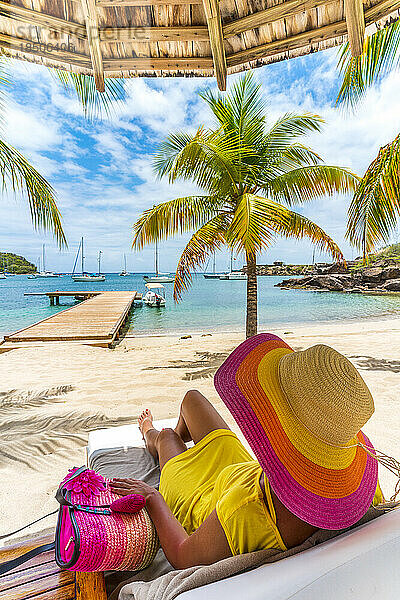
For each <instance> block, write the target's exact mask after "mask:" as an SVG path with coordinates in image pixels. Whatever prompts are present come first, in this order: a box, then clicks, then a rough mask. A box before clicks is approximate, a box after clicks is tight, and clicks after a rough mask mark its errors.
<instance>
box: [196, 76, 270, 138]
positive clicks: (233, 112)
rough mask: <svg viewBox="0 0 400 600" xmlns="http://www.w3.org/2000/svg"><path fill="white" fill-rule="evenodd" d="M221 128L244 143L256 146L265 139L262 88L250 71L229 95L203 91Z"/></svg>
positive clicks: (203, 96)
mask: <svg viewBox="0 0 400 600" xmlns="http://www.w3.org/2000/svg"><path fill="white" fill-rule="evenodd" d="M199 95H200V97H201V98H202V99H203V100H205V102H206V103H207V104H208V106H209V107H210V109H211V111H212V112H213V114H214V115H215V117H216V118H217V120H218V123H219V125H220V126H221V127H222V128H223V129H224V131H225V132H226V133H232V132H234V133H235V135H236V136H237V137H238V138H239V140H240V142H241V144H243V145H247V146H252V145H254V144H255V143H257V141H258V140H260V139H261V137H262V135H263V133H264V128H265V106H266V105H265V100H264V97H263V94H262V87H261V85H260V84H258V83H257V82H256V79H255V77H254V74H253V73H252V72H251V71H248V72H247V73H246V74H245V75H244V77H241V78H240V79H238V80H237V81H236V82H235V83H234V85H233V86H232V88H231V89H230V90H229V92H228V93H221V92H216V93H214V92H213V91H212V90H211V89H208V90H206V91H204V92H200V94H199Z"/></svg>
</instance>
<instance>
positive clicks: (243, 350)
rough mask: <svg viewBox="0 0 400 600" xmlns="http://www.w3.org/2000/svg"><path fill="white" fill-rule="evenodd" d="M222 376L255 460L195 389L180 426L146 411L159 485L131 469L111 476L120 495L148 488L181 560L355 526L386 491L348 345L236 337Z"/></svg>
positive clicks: (165, 544)
mask: <svg viewBox="0 0 400 600" xmlns="http://www.w3.org/2000/svg"><path fill="white" fill-rule="evenodd" d="M214 383H215V387H216V389H217V391H218V393H219V395H220V396H221V398H222V400H223V401H224V403H225V404H226V406H227V407H228V409H229V410H230V412H231V413H232V414H233V416H234V418H235V420H236V421H237V423H238V425H239V427H240V429H241V430H242V432H243V434H244V436H245V438H246V439H247V441H248V443H249V445H250V447H251V449H252V450H253V452H254V454H255V456H256V458H257V461H255V460H254V459H253V458H252V457H251V456H250V454H249V453H248V452H247V450H246V449H245V448H244V447H243V445H242V444H241V443H240V441H239V440H238V438H237V436H236V435H235V434H234V433H233V432H232V431H231V430H230V429H229V427H228V425H227V424H226V423H225V421H224V420H223V419H222V417H221V416H220V415H219V414H218V413H217V411H216V410H215V409H214V408H213V406H212V405H211V404H210V403H209V402H208V400H207V399H206V398H205V397H204V396H202V394H200V392H197V391H190V392H188V393H187V394H186V396H185V398H184V400H183V402H182V405H181V409H180V415H179V420H178V424H177V426H176V428H175V429H164V430H162V431H157V430H156V429H154V427H153V422H152V415H151V413H150V411H148V410H146V411H144V412H143V413H142V415H141V417H140V419H139V426H140V429H141V432H142V435H143V437H144V439H145V441H146V445H147V448H148V450H149V451H150V452H151V453H152V454H153V456H155V457H158V459H159V462H160V468H161V479H160V487H159V492H157V491H156V490H155V489H154V488H152V487H150V486H148V485H147V484H145V483H143V482H141V481H136V480H132V479H115V480H113V482H112V484H111V485H112V488H113V491H114V492H116V493H118V494H122V495H127V494H132V493H138V494H143V495H144V496H145V498H146V506H147V510H148V512H149V514H150V516H151V518H152V520H153V522H154V525H155V527H156V529H157V533H158V536H159V538H160V543H161V546H162V548H163V550H164V552H165V554H166V557H167V558H168V560H169V562H170V563H171V564H172V565H173V566H174V567H175V568H177V569H183V568H186V567H189V566H193V565H198V564H211V563H214V562H216V561H218V560H221V559H223V558H227V557H229V556H232V555H236V554H242V553H246V552H252V551H255V550H261V549H264V548H278V549H280V550H286V549H288V548H291V547H293V546H296V545H298V544H301V543H302V542H303V541H304V540H305V539H306V538H308V537H309V536H310V535H311V534H312V533H313V532H315V531H316V530H317V529H318V528H325V529H337V530H339V529H342V528H345V527H349V526H350V525H352V524H354V523H356V522H357V521H358V520H359V519H360V518H361V517H362V516H363V515H364V514H365V512H366V511H367V510H368V508H369V507H370V505H371V504H372V503H373V504H374V505H376V504H379V503H380V502H382V501H383V497H382V493H381V491H380V488H379V485H378V467H377V461H376V457H375V451H374V448H373V446H372V444H371V442H370V441H369V440H368V438H367V437H366V436H365V434H363V433H362V432H361V431H360V429H361V427H362V426H363V425H364V424H365V423H366V422H367V421H368V419H369V418H370V417H371V415H372V414H373V412H374V403H373V399H372V396H371V394H370V392H369V390H368V388H367V386H366V384H365V382H364V381H363V379H362V378H361V376H360V374H359V373H358V371H357V370H356V368H355V367H354V366H353V365H352V364H351V363H350V361H348V360H347V359H346V358H345V357H344V356H342V355H341V354H339V353H338V352H336V351H335V350H333V349H332V348H329V347H328V346H323V345H318V346H313V347H312V348H309V349H307V350H305V351H302V352H294V351H293V350H292V349H291V348H290V347H289V346H288V345H287V344H286V343H285V342H284V341H283V340H281V339H280V338H278V337H277V336H275V335H272V334H259V335H257V336H254V337H253V338H250V339H248V340H246V341H245V342H243V343H242V344H240V346H239V347H238V348H236V350H235V351H234V352H233V353H232V354H231V355H230V356H229V357H228V358H227V360H226V361H225V362H224V364H223V365H222V366H221V367H220V368H219V370H218V372H217V373H216V375H215V381H214ZM190 440H193V442H194V444H195V445H194V446H193V447H192V448H189V449H187V447H186V442H189V441H190Z"/></svg>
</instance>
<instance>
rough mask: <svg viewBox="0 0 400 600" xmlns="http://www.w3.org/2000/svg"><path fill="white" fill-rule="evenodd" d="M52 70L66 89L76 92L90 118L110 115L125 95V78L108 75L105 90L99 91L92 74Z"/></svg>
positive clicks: (86, 114)
mask: <svg viewBox="0 0 400 600" xmlns="http://www.w3.org/2000/svg"><path fill="white" fill-rule="evenodd" d="M50 71H51V72H52V73H54V75H55V76H56V77H57V78H58V79H59V80H60V81H61V83H62V84H63V86H64V88H65V89H66V90H68V91H69V92H74V93H76V95H77V97H78V99H79V101H80V103H81V105H82V108H83V112H84V114H85V116H86V117H87V118H89V119H94V118H100V117H102V116H107V117H109V116H110V115H111V114H112V113H113V111H114V110H115V107H116V106H118V104H119V102H121V101H122V100H123V99H124V97H125V82H124V80H123V79H116V78H111V77H106V78H105V80H104V83H105V91H104V92H99V91H97V89H96V85H95V82H94V77H93V76H92V75H83V74H81V73H71V72H70V71H63V70H61V69H50Z"/></svg>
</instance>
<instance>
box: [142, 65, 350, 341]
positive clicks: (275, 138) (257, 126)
mask: <svg viewBox="0 0 400 600" xmlns="http://www.w3.org/2000/svg"><path fill="white" fill-rule="evenodd" d="M200 96H201V97H202V98H203V100H204V101H205V102H206V103H207V104H208V106H209V107H210V109H211V111H212V113H213V114H214V117H215V119H216V126H215V127H214V128H212V129H206V128H205V127H200V128H199V129H198V130H197V131H196V133H194V134H190V133H175V134H171V135H169V136H168V138H167V139H166V140H165V141H164V142H163V143H162V144H161V146H160V148H159V151H158V153H157V155H156V157H155V160H154V167H155V170H156V172H157V174H158V176H159V177H168V179H169V181H170V182H174V181H177V180H178V179H183V180H189V181H192V182H194V183H196V184H197V185H198V186H199V188H201V189H202V190H204V191H205V193H204V194H202V195H201V194H199V195H195V196H189V197H184V198H176V199H175V200H171V201H168V202H163V203H161V204H159V205H157V206H154V207H153V208H151V209H148V210H146V211H145V212H144V213H143V214H142V215H141V217H140V218H139V220H138V221H137V222H136V223H135V225H134V239H133V246H134V247H135V248H137V249H141V248H143V247H144V246H145V245H146V244H149V243H152V242H155V241H156V240H160V239H165V238H167V237H169V236H171V235H175V234H179V233H185V232H189V231H193V230H195V233H194V234H193V235H192V237H191V239H190V240H189V242H188V243H187V245H186V247H185V249H184V251H183V253H182V255H181V257H180V259H179V262H178V266H177V270H176V278H175V286H174V298H175V300H176V301H178V300H179V299H180V298H181V296H182V293H183V291H184V290H185V289H186V288H187V287H188V285H189V283H190V281H191V271H192V270H193V269H194V268H195V267H197V266H199V265H201V264H203V263H204V262H205V261H206V260H207V257H208V256H209V255H210V254H211V253H213V252H215V250H218V249H219V248H222V247H223V246H227V247H228V248H229V249H230V250H231V251H234V250H235V251H236V252H237V253H239V252H240V253H243V254H244V255H245V258H246V270H247V318H246V335H247V336H248V337H249V336H251V335H254V334H255V333H256V332H257V275H256V259H257V255H258V254H259V253H260V252H261V251H262V250H263V249H265V248H268V247H269V246H270V245H271V243H272V242H273V240H274V239H275V238H276V236H277V235H282V236H285V237H291V238H295V239H302V238H305V237H308V238H310V239H311V241H312V242H313V243H314V244H316V245H317V246H319V248H320V249H323V250H326V251H328V252H329V253H330V254H331V255H332V257H333V258H334V259H335V260H342V259H343V255H342V253H341V251H340V249H339V248H338V246H337V245H336V244H335V242H334V241H333V240H332V239H331V238H330V237H329V236H328V235H327V234H326V233H325V232H324V231H323V230H322V229H321V228H320V227H318V225H316V224H315V223H313V222H312V221H310V220H309V219H307V218H306V217H304V216H302V215H301V214H299V213H296V212H294V211H292V210H291V209H290V208H289V207H291V206H293V205H296V204H301V203H303V202H307V201H310V200H312V199H314V198H315V197H317V196H321V195H325V194H329V195H332V194H334V193H342V192H347V191H349V190H354V189H355V186H356V182H357V177H356V176H355V175H354V174H352V173H350V172H349V171H347V170H345V169H341V168H339V167H334V166H326V165H323V164H321V158H320V157H319V156H318V155H317V154H316V153H315V152H313V151H312V150H311V149H310V148H308V147H306V146H304V145H303V144H301V143H300V142H299V141H298V138H299V137H300V136H302V135H304V134H306V133H308V132H314V131H319V130H320V127H321V123H322V119H321V118H320V117H318V116H316V115H311V114H305V115H295V114H285V115H283V116H282V117H281V118H280V119H278V120H277V121H276V122H275V123H274V124H273V125H272V127H269V128H268V126H267V120H266V111H265V104H264V100H263V96H262V93H261V86H260V85H257V83H256V82H255V80H254V78H253V76H252V74H251V73H248V74H246V75H245V76H244V77H242V78H240V79H239V80H238V81H237V83H236V84H235V85H234V86H233V88H232V90H231V92H230V93H229V94H227V95H223V94H221V93H216V94H214V93H213V92H212V91H205V92H203V93H201V94H200Z"/></svg>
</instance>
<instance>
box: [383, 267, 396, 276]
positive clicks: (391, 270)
mask: <svg viewBox="0 0 400 600" xmlns="http://www.w3.org/2000/svg"><path fill="white" fill-rule="evenodd" d="M382 279H400V266H399V267H387V268H386V269H383V271H382Z"/></svg>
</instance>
